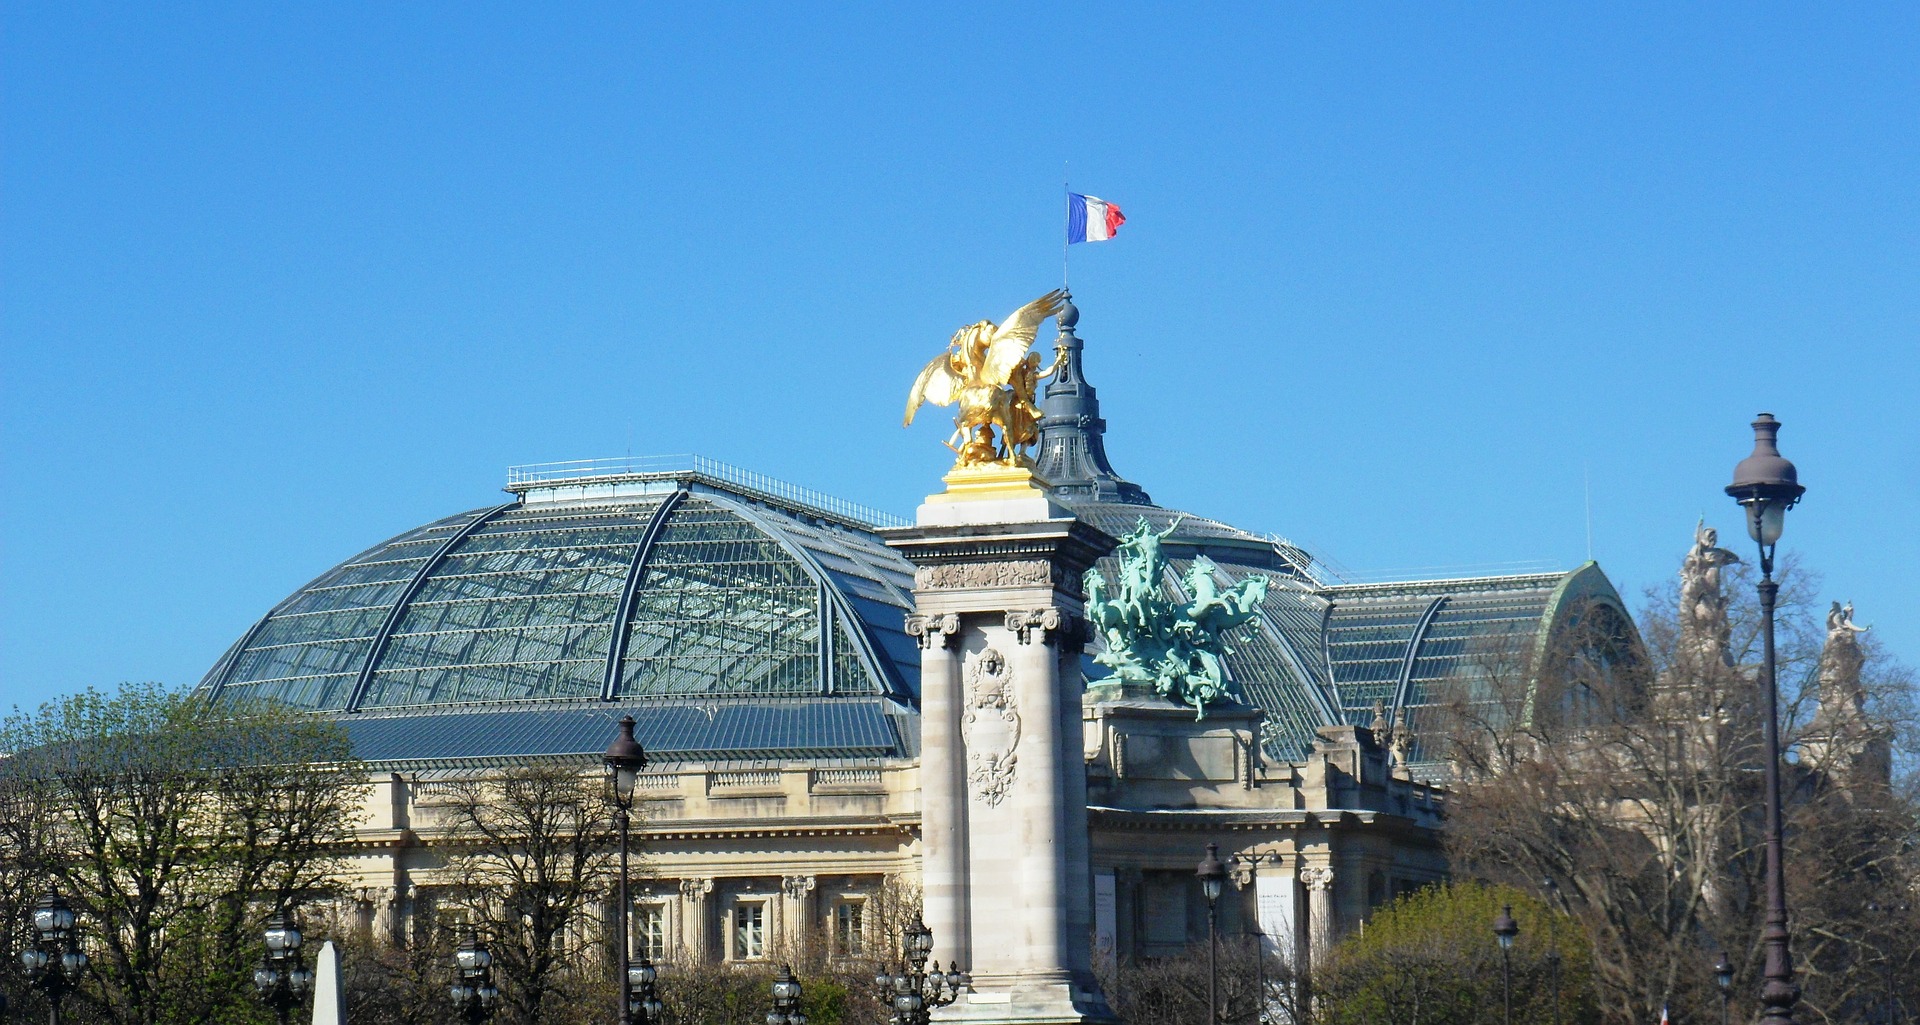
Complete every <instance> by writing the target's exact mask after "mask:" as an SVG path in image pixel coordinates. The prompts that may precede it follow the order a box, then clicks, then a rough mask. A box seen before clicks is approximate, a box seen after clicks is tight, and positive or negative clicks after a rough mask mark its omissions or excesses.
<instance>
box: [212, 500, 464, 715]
mask: <svg viewBox="0 0 1920 1025" xmlns="http://www.w3.org/2000/svg"><path fill="white" fill-rule="evenodd" d="M482 515H484V510H482V511H476V512H469V513H461V514H459V515H457V516H449V517H447V518H446V519H443V520H439V521H436V522H434V523H429V524H427V525H426V526H424V527H419V528H417V529H414V530H410V531H407V532H406V533H404V534H401V535H400V536H398V537H396V538H393V539H391V540H389V541H386V542H383V543H381V544H378V545H375V546H374V547H372V548H369V549H367V550H366V551H364V552H361V553H360V554H359V555H356V556H354V557H353V558H351V559H348V560H347V561H346V562H343V563H341V564H340V565H338V566H336V567H334V568H333V569H331V570H328V571H327V572H325V573H323V574H321V575H320V576H319V578H317V579H315V580H314V581H313V582H312V583H310V584H308V585H307V586H305V587H303V588H301V589H300V590H298V591H296V592H294V594H293V595H292V597H289V598H288V599H287V600H285V601H283V602H281V603H280V604H279V605H278V606H276V607H275V608H274V610H273V611H272V612H270V613H268V614H267V617H266V618H265V619H263V620H261V622H260V623H259V624H258V625H256V626H255V627H254V629H253V630H252V631H251V632H250V633H249V634H248V635H247V636H246V637H243V638H241V640H240V643H239V644H238V645H236V650H235V652H234V653H232V654H231V655H230V656H229V657H228V658H226V659H223V660H222V661H221V663H220V664H219V665H217V666H215V667H214V670H213V672H211V673H209V674H208V675H207V679H206V680H204V681H202V683H201V686H202V687H203V688H213V689H216V690H217V691H218V692H219V695H220V698H221V700H223V701H233V702H242V701H248V700H256V699H265V700H273V701H281V702H285V703H287V704H291V705H294V706H296V707H300V708H315V709H326V708H345V707H346V705H347V700H348V697H349V696H350V695H351V694H352V691H353V687H354V683H355V681H356V680H357V679H358V678H359V675H360V667H361V665H362V664H364V662H365V661H366V657H367V653H368V652H369V651H370V650H371V649H372V647H373V642H374V639H375V637H376V636H377V635H378V633H379V631H380V628H381V625H382V624H384V623H385V622H386V621H387V618H388V617H389V616H390V615H391V613H392V612H393V608H394V605H395V603H396V602H398V601H399V600H400V599H401V597H402V596H403V595H404V594H405V593H406V590H407V588H408V586H409V585H410V584H411V583H412V582H413V580H414V578H415V576H417V575H418V573H419V572H420V570H421V569H422V568H424V567H425V566H426V565H427V563H428V562H429V561H430V560H431V559H432V558H433V557H434V555H435V554H437V553H438V552H439V551H440V550H441V548H443V547H444V546H445V545H446V544H447V542H449V541H451V540H452V539H453V538H455V537H457V536H458V535H459V533H460V531H461V530H463V529H465V528H467V527H468V526H470V525H471V524H472V523H473V522H474V520H476V519H477V518H479V517H480V516H482Z"/></svg>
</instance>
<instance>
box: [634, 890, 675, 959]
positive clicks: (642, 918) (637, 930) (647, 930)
mask: <svg viewBox="0 0 1920 1025" xmlns="http://www.w3.org/2000/svg"><path fill="white" fill-rule="evenodd" d="M633 952H634V955H635V956H636V957H644V958H646V959H647V960H649V961H665V960H666V959H667V906H666V905H665V904H653V903H647V904H641V905H639V906H638V907H636V908H634V909H633Z"/></svg>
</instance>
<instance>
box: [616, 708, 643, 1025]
mask: <svg viewBox="0 0 1920 1025" xmlns="http://www.w3.org/2000/svg"><path fill="white" fill-rule="evenodd" d="M633 726H634V722H633V716H631V715H627V716H622V717H621V718H620V728H619V732H618V733H617V734H615V735H614V738H613V743H611V744H609V745H607V755H606V764H607V785H608V787H609V788H610V789H611V790H612V791H613V809H614V811H613V818H614V823H615V824H616V825H617V826H618V827H619V829H620V893H619V900H618V902H617V903H616V905H615V907H614V913H613V927H614V930H615V931H616V932H617V933H619V937H620V942H619V943H617V944H615V946H616V947H617V948H618V950H619V953H620V963H619V965H618V969H619V970H618V972H617V973H616V974H615V976H614V977H615V978H617V979H621V980H626V979H627V977H628V971H629V970H630V969H631V968H632V967H633V953H632V946H633V943H632V941H633V938H632V937H631V936H629V935H627V913H628V911H629V910H630V909H629V908H628V906H627V834H628V831H629V830H630V829H631V828H632V826H633V818H632V811H633V791H634V788H635V787H637V786H638V785H639V783H640V773H641V771H642V770H644V769H646V767H647V752H646V749H644V748H642V747H641V746H640V741H638V740H636V739H634V736H633ZM623 988H624V987H623ZM619 1018H620V1025H633V1000H632V998H631V997H630V996H624V995H623V996H622V997H621V998H620V1014H619Z"/></svg>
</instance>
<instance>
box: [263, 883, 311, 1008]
mask: <svg viewBox="0 0 1920 1025" xmlns="http://www.w3.org/2000/svg"><path fill="white" fill-rule="evenodd" d="M266 939H267V953H266V956H264V957H262V958H261V959H260V967H258V968H255V969H254V970H253V986H254V988H255V989H257V990H259V991H260V996H261V998H262V999H264V1000H265V1001H266V1002H267V1006H269V1007H271V1008H273V1013H274V1015H275V1016H276V1017H278V1018H279V1019H280V1025H287V1016H288V1015H289V1014H291V1013H292V1012H293V1009H294V1008H296V1007H298V1006H300V1001H301V1000H302V999H303V998H304V997H306V995H307V992H308V991H309V990H311V989H313V972H311V971H309V970H308V969H307V966H306V964H305V962H303V961H301V960H300V944H301V942H302V937H301V936H300V926H299V925H298V924H296V923H295V922H294V921H293V919H291V918H289V917H287V914H286V912H283V911H275V912H274V913H273V914H272V915H271V916H269V917H268V918H267V933H266Z"/></svg>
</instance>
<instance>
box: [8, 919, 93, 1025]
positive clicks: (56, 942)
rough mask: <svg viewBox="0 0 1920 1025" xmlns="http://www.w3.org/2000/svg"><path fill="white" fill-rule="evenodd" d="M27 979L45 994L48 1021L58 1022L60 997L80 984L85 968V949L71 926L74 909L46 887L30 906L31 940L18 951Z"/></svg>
mask: <svg viewBox="0 0 1920 1025" xmlns="http://www.w3.org/2000/svg"><path fill="white" fill-rule="evenodd" d="M20 965H21V967H23V968H25V969H26V970H27V981H28V982H30V983H32V984H33V985H34V986H35V987H37V988H38V989H39V990H40V992H42V993H44V994H46V997H47V1021H48V1022H49V1023H50V1025H60V1001H62V1000H65V999H66V998H67V994H68V993H71V992H73V991H74V989H75V988H76V987H78V986H79V985H80V977H81V976H82V975H83V974H85V973H86V970H87V954H86V951H84V950H81V949H80V936H79V934H78V933H76V932H74V929H73V909H72V908H70V907H68V906H67V902H66V901H65V900H64V899H62V898H61V896H60V895H59V894H57V893H53V892H51V891H49V892H48V893H47V895H46V896H44V897H41V898H40V901H39V903H37V904H35V905H34V906H33V944H32V945H31V946H29V947H27V949H25V950H23V951H21V952H20Z"/></svg>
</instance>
